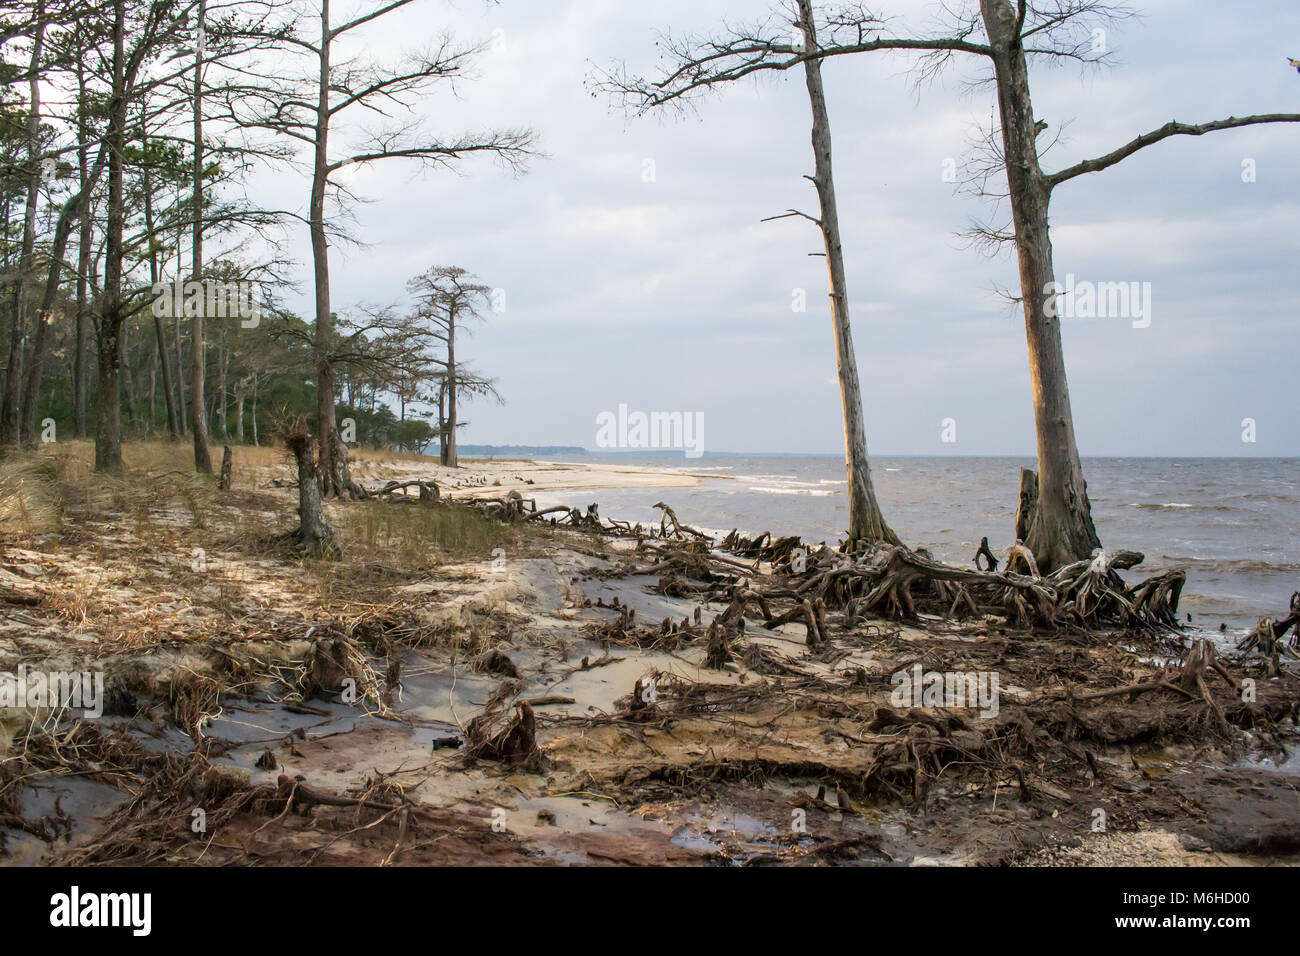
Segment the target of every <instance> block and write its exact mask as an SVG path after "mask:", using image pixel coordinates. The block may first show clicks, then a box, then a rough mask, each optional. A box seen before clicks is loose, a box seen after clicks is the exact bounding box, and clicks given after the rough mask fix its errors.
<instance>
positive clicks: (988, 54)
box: [604, 0, 1300, 572]
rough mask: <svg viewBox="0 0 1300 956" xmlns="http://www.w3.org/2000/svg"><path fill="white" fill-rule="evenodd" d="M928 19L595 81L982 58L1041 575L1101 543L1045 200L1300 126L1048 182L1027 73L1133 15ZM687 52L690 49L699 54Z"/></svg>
mask: <svg viewBox="0 0 1300 956" xmlns="http://www.w3.org/2000/svg"><path fill="white" fill-rule="evenodd" d="M938 11H939V16H940V18H941V21H942V22H943V23H944V25H943V26H942V27H940V28H939V29H938V31H937V32H936V33H934V34H932V35H919V34H918V35H915V36H898V35H894V36H889V35H886V33H885V27H886V25H887V21H886V20H885V19H884V18H882V17H881V16H879V15H878V14H876V13H873V12H871V11H869V10H868V9H866V8H865V6H864V5H863V4H861V3H858V2H847V3H842V4H838V5H835V6H833V7H828V8H827V12H826V13H825V17H824V21H823V23H824V31H823V32H824V38H823V40H822V42H821V43H820V45H818V46H817V47H815V48H805V47H804V44H802V43H798V42H794V41H793V40H792V39H791V38H790V37H788V36H786V35H785V34H784V33H783V32H782V31H781V30H780V29H775V28H774V27H773V25H772V23H771V22H770V21H769V22H768V23H766V24H763V25H761V26H760V27H759V28H757V29H754V30H750V31H733V35H732V36H731V37H729V38H728V39H727V40H726V41H724V42H717V43H709V44H704V45H700V44H695V45H693V44H692V43H691V42H690V41H689V40H687V41H679V40H673V39H671V38H669V39H667V40H666V46H667V48H668V50H669V53H670V56H672V57H673V58H674V59H675V60H677V62H678V64H679V67H678V69H676V70H674V71H672V72H669V73H668V74H667V75H666V76H665V77H664V78H662V79H661V80H660V81H659V82H657V83H653V84H648V83H646V82H645V81H643V80H639V79H637V78H634V77H628V76H627V75H626V73H620V74H618V75H614V76H610V77H606V78H605V80H604V83H605V85H607V86H608V87H610V88H612V89H614V90H615V91H618V92H624V93H626V94H639V95H641V96H644V97H648V98H649V100H650V101H652V102H654V103H661V102H669V101H672V100H674V99H678V98H681V97H683V96H685V95H688V94H689V93H691V92H692V91H694V90H697V89H699V88H701V87H706V86H712V85H716V84H719V83H723V82H728V81H731V80H736V79H741V78H743V77H746V76H750V75H752V74H755V73H758V72H760V71H764V70H789V69H793V68H794V67H796V66H798V65H799V64H801V63H805V62H807V61H809V60H814V59H816V60H824V59H826V58H827V57H831V56H842V55H847V54H857V53H874V52H896V53H911V54H916V55H918V56H919V60H918V61H917V63H916V67H915V77H916V79H917V80H918V81H924V80H927V79H930V78H932V77H934V76H936V75H938V74H939V73H940V72H941V71H942V69H943V68H944V67H945V66H946V65H947V64H948V62H949V61H950V60H951V59H952V58H953V57H954V56H955V55H957V54H967V55H972V56H976V57H980V58H982V59H983V61H984V62H985V63H986V64H987V65H988V67H989V68H990V73H991V77H990V78H991V79H992V81H993V83H994V85H995V87H996V92H997V104H998V117H999V127H1000V131H1001V144H1000V152H1001V158H1000V162H999V163H998V167H999V169H1000V171H1001V172H1003V173H1004V174H1005V176H1006V180H1007V192H1006V195H1007V197H1008V198H1009V200H1010V205H1011V218H1012V222H1011V224H1010V226H1009V227H1008V228H1007V229H1005V230H996V229H989V230H985V231H984V238H986V239H988V240H990V241H992V242H994V243H1001V242H1004V241H1009V242H1014V243H1015V245H1016V251H1017V256H1018V260H1019V266H1020V286H1021V295H1020V300H1021V304H1022V306H1023V309H1024V314H1025V333H1026V338H1027V341H1028V351H1029V371H1030V381H1031V384H1032V388H1033V401H1034V419H1035V425H1036V429H1037V439H1038V474H1037V478H1036V480H1033V481H1032V482H1030V483H1029V485H1028V487H1026V488H1025V490H1024V493H1023V494H1022V511H1021V514H1020V515H1019V516H1018V519H1017V527H1018V529H1019V530H1020V531H1022V532H1023V536H1024V543H1025V544H1026V545H1027V546H1028V547H1029V549H1030V550H1031V551H1032V552H1033V553H1034V556H1035V558H1036V559H1037V562H1038V565H1039V568H1040V569H1041V570H1042V571H1044V572H1047V571H1050V570H1053V569H1055V568H1058V567H1060V566H1062V565H1064V564H1067V563H1069V562H1071V561H1075V560H1078V559H1081V558H1085V557H1087V556H1088V555H1089V554H1091V553H1092V551H1093V550H1094V549H1095V548H1097V547H1099V544H1100V542H1099V540H1098V538H1097V532H1096V529H1095V527H1094V526H1093V522H1092V514H1091V507H1090V505H1089V502H1088V495H1087V487H1086V485H1085V483H1084V479H1083V468H1082V465H1081V463H1080V460H1079V451H1078V445H1077V443H1076V441H1075V434H1074V421H1073V415H1072V413H1071V409H1070V395H1069V387H1068V383H1067V381H1066V374H1065V356H1064V351H1063V349H1062V346H1061V329H1060V318H1059V316H1058V315H1057V309H1056V300H1057V290H1058V289H1059V287H1058V286H1056V284H1055V278H1054V271H1053V262H1052V246H1051V238H1050V230H1049V220H1048V207H1049V204H1050V200H1051V195H1052V191H1053V190H1054V189H1055V188H1056V187H1057V186H1059V185H1060V184H1061V183H1064V182H1067V181H1068V180H1071V179H1074V178H1075V177H1077V176H1081V175H1083V174H1084V173H1089V172H1096V171H1099V170H1102V169H1106V168H1108V167H1110V166H1113V165H1115V164H1116V163H1118V162H1120V161H1121V160H1123V159H1125V158H1127V157H1128V156H1131V155H1133V154H1134V153H1136V152H1137V151H1138V150H1140V149H1143V148H1145V147H1147V146H1150V145H1153V144H1154V143H1158V142H1160V141H1162V140H1164V139H1167V138H1169V137H1171V136H1178V135H1188V136H1200V135H1203V134H1204V133H1208V132H1212V131H1215V130H1224V129H1235V128H1239V127H1243V126H1253V125H1257V124H1261V123H1294V122H1300V114H1290V113H1275V114H1266V115H1255V116H1246V117H1240V118H1238V117H1229V118H1228V119H1226V120H1216V121H1213V122H1208V123H1199V124H1188V123H1179V122H1170V123H1166V124H1164V125H1163V126H1160V127H1159V128H1157V129H1155V130H1152V131H1151V132H1148V133H1144V134H1142V135H1141V136H1138V137H1136V138H1135V139H1133V140H1132V141H1130V142H1128V143H1126V144H1125V145H1123V146H1121V147H1119V148H1118V149H1116V150H1113V151H1111V152H1109V153H1106V154H1105V155H1103V156H1101V157H1098V158H1096V159H1091V160H1085V161H1083V162H1080V163H1076V164H1075V165H1073V166H1070V167H1068V168H1066V169H1063V170H1061V171H1059V172H1056V173H1047V172H1045V171H1044V170H1043V169H1042V166H1041V163H1040V148H1039V145H1038V138H1039V136H1040V134H1041V133H1042V131H1043V129H1044V128H1045V126H1044V124H1042V123H1040V122H1039V121H1038V120H1037V119H1036V118H1035V116H1034V111H1033V105H1032V101H1031V98H1030V86H1029V63H1030V62H1031V61H1033V60H1038V59H1046V60H1056V61H1065V62H1070V61H1073V62H1077V63H1095V62H1103V61H1105V60H1106V59H1107V57H1108V53H1107V50H1106V48H1105V45H1104V44H1103V45H1102V46H1101V47H1100V48H1099V47H1098V45H1097V44H1096V42H1095V39H1094V38H1095V37H1096V33H1095V32H1094V31H1096V30H1097V29H1104V26H1105V25H1108V24H1111V23H1114V22H1116V21H1118V20H1123V19H1125V18H1127V17H1129V16H1131V12H1130V11H1129V10H1128V9H1127V8H1125V7H1122V6H1119V5H1116V4H1111V3H1107V2H1104V0H978V2H976V0H965V2H962V3H955V4H954V3H941V4H939V5H938ZM1099 25H1100V26H1099ZM891 32H893V31H891ZM903 32H906V31H903ZM696 46H700V49H699V50H698V51H697V50H696ZM686 53H691V54H692V55H689V56H687V55H684V54H686Z"/></svg>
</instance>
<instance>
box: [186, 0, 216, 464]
mask: <svg viewBox="0 0 1300 956" xmlns="http://www.w3.org/2000/svg"><path fill="white" fill-rule="evenodd" d="M206 12H207V7H206V3H205V0H199V15H198V31H199V38H200V39H199V41H198V42H196V43H195V51H194V198H193V209H192V210H191V215H192V216H193V218H194V224H193V228H194V234H193V239H192V243H191V252H190V260H191V261H190V270H191V272H192V273H193V275H194V281H195V282H202V281H203V43H202V40H201V38H202V36H203V30H204V16H205V14H206ZM205 299H206V297H205ZM190 334H191V336H192V338H191V340H190V388H191V389H192V394H191V395H190V409H191V410H192V413H193V422H192V425H193V429H194V470H195V471H197V472H200V473H201V474H205V475H210V474H212V452H211V450H210V449H209V448H208V421H207V412H206V408H207V405H206V403H205V402H204V399H203V374H204V361H203V310H202V309H199V311H198V314H196V315H195V316H194V317H193V318H192V320H191V324H190Z"/></svg>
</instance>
